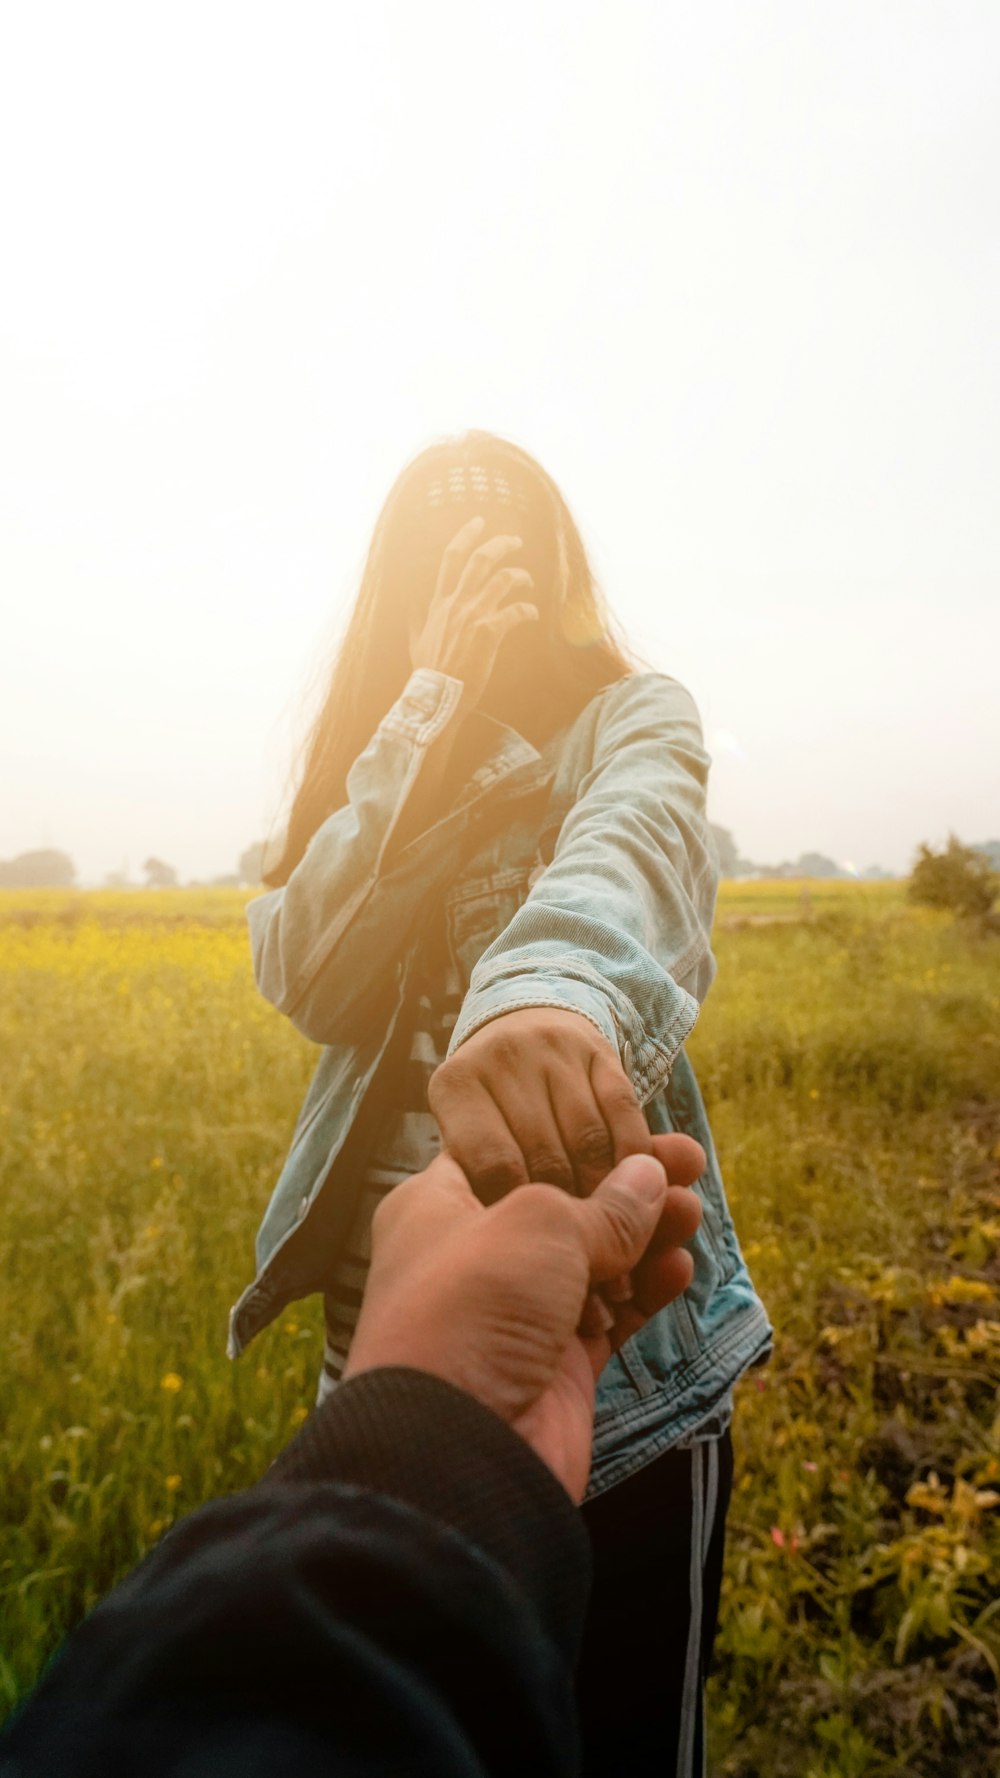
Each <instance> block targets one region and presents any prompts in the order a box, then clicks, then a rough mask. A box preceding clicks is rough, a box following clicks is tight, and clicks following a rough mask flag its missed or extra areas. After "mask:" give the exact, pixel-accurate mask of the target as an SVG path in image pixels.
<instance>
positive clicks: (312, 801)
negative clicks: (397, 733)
mask: <svg viewBox="0 0 1000 1778" xmlns="http://www.w3.org/2000/svg"><path fill="white" fill-rule="evenodd" d="M477 464H487V465H488V466H489V467H490V468H491V469H493V470H496V471H499V472H500V473H502V474H503V475H505V476H506V477H507V478H508V479H509V480H510V481H512V482H516V484H517V485H518V486H519V487H520V488H522V489H524V488H527V489H530V491H531V496H532V505H533V510H534V512H535V515H536V524H539V523H540V525H541V527H542V529H543V530H544V531H547V532H548V537H547V539H546V541H547V543H548V545H549V550H550V553H551V557H552V560H553V564H554V580H555V585H554V589H553V591H554V598H553V599H552V601H551V614H549V622H548V624H547V625H546V628H547V629H548V632H549V636H550V643H551V646H552V656H553V668H554V671H555V673H556V675H557V677H558V678H559V679H560V680H561V686H560V687H559V690H560V691H561V693H562V695H563V699H564V701H565V702H566V704H567V706H568V707H569V708H570V709H572V710H573V711H579V710H582V709H583V708H584V707H585V706H586V705H587V704H588V703H589V702H590V700H591V698H592V697H594V696H595V694H596V693H597V692H598V691H600V690H601V688H602V687H603V686H605V685H610V684H612V683H613V682H614V681H615V680H618V679H622V678H624V677H625V676H626V675H627V674H629V673H633V672H635V671H636V670H637V659H636V657H635V655H634V654H633V652H632V650H631V649H630V648H629V646H628V644H627V642H626V641H625V639H624V637H622V636H621V635H620V634H616V631H617V625H616V624H615V621H614V619H613V618H612V616H611V614H610V612H609V611H608V608H607V606H606V604H605V601H604V598H603V596H602V594H601V591H600V589H599V587H598V586H597V583H596V581H595V579H594V576H593V574H592V572H591V568H590V564H589V562H588V560H587V555H586V551H585V549H584V547H583V542H582V539H581V537H580V533H579V531H578V530H577V528H576V525H575V524H574V522H573V517H572V515H571V513H570V510H569V507H568V506H567V504H566V502H565V500H564V499H563V497H562V495H561V493H560V492H559V489H558V488H557V486H556V484H555V482H554V481H553V480H552V477H551V476H550V475H547V474H546V472H545V470H544V469H543V468H542V467H541V464H540V463H537V462H536V461H535V459H534V458H533V457H531V456H529V454H528V452H527V451H523V450H521V449H520V448H519V447H518V446H517V445H515V444H512V443H511V442H510V441H509V440H508V439H505V438H500V437H498V436H497V435H496V434H495V433H492V432H480V431H468V432H463V433H461V434H459V435H458V437H456V438H446V439H442V440H440V441H439V442H437V443H435V444H431V445H428V446H427V448H426V449H425V450H422V451H420V452H419V453H418V454H417V455H416V456H415V457H413V458H411V460H410V462H409V463H407V465H406V466H405V468H404V469H403V470H402V472H401V473H400V475H398V476H397V478H396V480H395V482H394V483H393V485H392V487H391V488H390V490H389V493H388V495H387V497H386V499H385V502H384V504H383V506H382V510H381V512H380V513H379V516H378V519H377V521H376V524H375V529H374V532H373V533H372V539H371V543H370V545H369V549H368V556H367V560H366V562H365V567H364V572H363V573H362V576H361V586H360V588H359V590H358V596H357V598H356V600H355V602H354V607H353V609H352V611H351V614H350V617H349V619H348V621H347V626H346V629H345V631H344V635H343V638H342V640H341V642H340V644H339V647H338V649H337V653H336V656H335V659H334V663H333V669H332V673H331V675H330V679H329V683H328V686H327V690H326V694H325V697H324V700H323V704H322V707H321V709H320V711H319V714H318V716H317V717H316V720H315V722H314V723H313V726H312V729H311V731H310V733H309V734H308V735H307V737H306V740H305V744H304V746H303V748H302V752H301V756H300V765H299V772H298V786H297V789H296V792H295V796H294V799H293V802H292V808H291V814H290V815H289V819H288V826H287V829H286V831H285V834H284V839H283V843H282V851H281V856H280V858H278V860H277V861H276V862H275V863H274V864H273V865H271V866H270V867H269V868H268V869H267V870H266V871H265V872H264V881H265V883H268V884H270V885H271V886H272V887H278V886H279V885H280V884H282V883H286V882H287V881H288V878H289V877H290V875H291V873H292V871H293V870H294V869H295V866H296V865H297V864H298V862H299V860H300V859H301V858H302V856H303V853H304V852H305V850H306V847H307V846H308V844H309V841H310V840H311V839H312V836H313V834H314V833H315V832H316V829H317V828H318V827H319V826H320V825H321V824H322V823H323V822H324V821H325V820H326V818H327V816H328V815H332V814H333V812H334V810H335V809H339V808H342V807H343V805H344V803H345V802H346V801H347V774H348V771H349V770H350V767H351V766H352V764H353V763H354V761H355V760H356V759H357V757H358V754H359V753H361V751H362V750H363V748H364V747H365V746H367V744H368V742H369V741H370V740H371V737H372V735H373V734H374V733H375V730H376V728H377V727H378V725H379V723H380V722H381V720H382V718H383V717H384V716H385V715H386V714H387V712H388V711H389V710H390V709H391V707H392V705H393V704H394V703H395V701H396V699H397V698H398V697H399V695H400V693H401V692H402V690H403V688H404V686H405V684H406V681H407V680H408V678H409V676H410V672H411V670H412V669H411V663H410V655H409V627H408V626H409V616H410V611H411V609H412V598H413V585H412V580H411V578H410V577H409V576H408V575H407V572H406V567H407V561H406V554H405V550H401V549H400V547H399V538H400V530H401V526H402V520H403V515H407V514H410V513H411V511H412V505H413V496H414V493H415V491H416V490H417V489H418V488H421V487H423V486H425V485H426V483H427V481H428V480H429V479H430V478H431V477H433V476H434V475H435V474H438V475H441V474H447V472H448V471H449V470H450V469H452V468H454V467H455V466H462V467H463V468H470V469H471V468H472V467H473V466H474V465H477ZM459 522H460V521H459ZM456 528H457V525H456ZM542 615H543V618H544V617H545V616H546V615H547V614H546V613H545V612H544V611H543V613H542Z"/></svg>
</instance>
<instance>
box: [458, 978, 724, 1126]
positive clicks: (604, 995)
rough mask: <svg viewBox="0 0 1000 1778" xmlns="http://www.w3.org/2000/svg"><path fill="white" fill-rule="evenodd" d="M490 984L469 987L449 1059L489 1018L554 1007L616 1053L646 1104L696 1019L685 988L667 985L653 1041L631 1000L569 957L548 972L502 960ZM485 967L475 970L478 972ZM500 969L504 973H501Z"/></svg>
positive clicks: (691, 998)
mask: <svg viewBox="0 0 1000 1778" xmlns="http://www.w3.org/2000/svg"><path fill="white" fill-rule="evenodd" d="M496 967H497V969H498V973H497V974H496V975H495V976H494V977H493V979H492V980H489V979H487V980H486V981H484V982H482V983H481V984H477V985H476V986H474V987H472V988H470V990H469V992H468V993H467V994H466V996H465V999H464V1001H463V1003H462V1008H461V1011H460V1013H459V1015H458V1020H457V1022H456V1025H455V1028H454V1030H453V1032H452V1034H451V1040H450V1042H449V1044H448V1055H449V1056H452V1055H454V1053H455V1051H456V1050H457V1049H458V1048H459V1046H460V1045H461V1044H463V1043H465V1042H466V1040H467V1039H468V1038H470V1037H471V1036H472V1035H473V1033H474V1032H476V1031H478V1030H480V1029H481V1027H482V1026H483V1025H487V1024H489V1022H490V1020H491V1019H496V1018H500V1017H501V1015H502V1014H504V1013H508V1012H519V1011H521V1010H522V1009H523V1008H526V1007H536V1006H555V1007H560V1008H562V1009H563V1010H565V1011H566V1012H577V1013H580V1014H581V1015H582V1016H583V1017H584V1018H585V1019H589V1020H590V1022H591V1024H592V1025H596V1026H597V1029H598V1030H599V1031H600V1032H601V1034H602V1036H603V1037H605V1038H606V1039H607V1041H608V1042H609V1043H610V1045H611V1047H612V1049H613V1050H614V1051H615V1054H616V1055H617V1057H618V1059H619V1061H620V1062H621V1065H622V1067H623V1068H624V1070H625V1073H626V1074H627V1075H628V1077H629V1080H630V1081H631V1082H632V1086H633V1089H634V1091H635V1094H636V1097H637V1098H638V1100H639V1103H640V1104H641V1105H646V1104H647V1103H648V1101H649V1100H650V1099H652V1098H653V1096H654V1094H656V1093H658V1092H659V1091H660V1089H661V1087H663V1086H664V1085H665V1083H666V1082H667V1081H668V1080H669V1079H670V1075H671V1073H672V1071H673V1066H674V1062H675V1061H676V1059H677V1055H678V1052H679V1051H680V1049H681V1046H682V1045H683V1044H684V1042H685V1041H686V1040H687V1038H688V1037H689V1036H690V1035H691V1032H692V1031H693V1029H694V1026H695V1023H696V1021H697V1018H698V1012H699V1007H698V1002H697V1000H695V998H694V996H693V995H692V994H688V993H687V992H686V990H685V989H684V988H681V987H679V986H678V984H677V983H676V982H674V981H670V983H669V988H670V991H671V992H670V1000H669V1004H668V1005H667V1006H666V1007H665V1009H664V1012H665V1017H666V1019H667V1024H666V1027H665V1029H664V1030H663V1031H662V1032H659V1033H658V1034H657V1036H656V1037H655V1038H654V1037H652V1036H651V1035H650V1034H649V1033H647V1032H646V1031H645V1030H644V1028H643V1025H642V1023H641V1021H640V1019H639V1016H638V1014H637V1012H636V1010H635V1007H634V1006H633V1005H632V1003H631V1001H630V1000H629V999H628V998H627V997H626V996H625V995H624V994H623V993H622V992H621V990H620V989H618V988H616V987H615V985H614V984H613V983H612V982H608V981H605V980H603V979H601V978H597V979H595V976H594V972H592V971H589V970H587V969H586V967H585V965H583V964H581V963H579V962H571V961H570V960H569V959H568V958H565V957H564V958H558V959H554V960H553V962H552V963H551V965H550V966H549V967H548V968H546V967H544V965H542V966H539V964H537V963H536V964H534V965H533V966H532V967H530V968H525V966H524V964H523V962H522V963H520V964H518V963H516V962H515V963H512V961H511V959H510V958H503V959H502V960H501V961H500V962H499V963H498V965H497V966H496ZM482 968H483V965H482V963H480V964H479V965H477V969H482ZM501 968H502V969H503V970H504V971H505V973H504V974H500V973H499V970H500V969H501Z"/></svg>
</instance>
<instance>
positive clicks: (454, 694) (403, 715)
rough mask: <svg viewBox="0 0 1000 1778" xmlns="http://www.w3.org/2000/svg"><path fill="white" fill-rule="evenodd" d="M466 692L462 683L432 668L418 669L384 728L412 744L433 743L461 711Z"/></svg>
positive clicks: (411, 677)
mask: <svg viewBox="0 0 1000 1778" xmlns="http://www.w3.org/2000/svg"><path fill="white" fill-rule="evenodd" d="M464 690H465V682H464V680H462V679H453V678H452V677H451V675H450V674H449V673H438V672H435V671H434V669H433V668H431V667H414V669H413V672H412V673H411V674H410V677H409V679H408V680H407V681H406V684H405V686H404V687H403V690H402V691H401V693H400V695H399V697H398V698H397V699H396V702H395V703H394V704H393V706H392V709H391V710H390V711H389V713H388V715H387V716H386V717H385V718H384V726H385V727H386V728H390V729H394V730H395V731H396V732H397V733H398V734H401V735H406V736H407V738H408V739H409V740H411V741H417V742H420V743H426V742H429V741H430V740H432V739H433V738H434V736H435V735H437V734H438V732H439V731H440V730H441V729H443V728H444V727H445V726H446V724H447V722H448V720H449V718H450V717H451V716H452V714H453V712H454V711H455V710H456V709H457V707H458V704H459V702H460V700H461V697H462V693H463V691H464Z"/></svg>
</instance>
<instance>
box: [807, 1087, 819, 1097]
mask: <svg viewBox="0 0 1000 1778" xmlns="http://www.w3.org/2000/svg"><path fill="white" fill-rule="evenodd" d="M809 1097H810V1099H818V1098H819V1087H810V1088H809Z"/></svg>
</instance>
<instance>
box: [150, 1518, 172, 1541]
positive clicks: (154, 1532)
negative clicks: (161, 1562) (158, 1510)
mask: <svg viewBox="0 0 1000 1778" xmlns="http://www.w3.org/2000/svg"><path fill="white" fill-rule="evenodd" d="M166 1523H167V1521H166V1519H153V1520H152V1521H151V1523H150V1524H149V1525H148V1526H147V1528H146V1536H147V1537H159V1535H160V1532H161V1531H163V1530H164V1528H165V1527H166Z"/></svg>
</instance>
